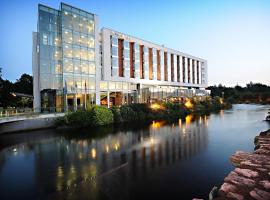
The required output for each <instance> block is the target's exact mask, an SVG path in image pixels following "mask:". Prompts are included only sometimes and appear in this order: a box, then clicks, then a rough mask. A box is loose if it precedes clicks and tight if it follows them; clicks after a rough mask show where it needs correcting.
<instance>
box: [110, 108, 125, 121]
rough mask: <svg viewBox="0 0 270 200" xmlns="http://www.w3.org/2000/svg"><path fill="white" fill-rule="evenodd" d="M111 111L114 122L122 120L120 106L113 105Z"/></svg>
mask: <svg viewBox="0 0 270 200" xmlns="http://www.w3.org/2000/svg"><path fill="white" fill-rule="evenodd" d="M111 110H112V113H113V121H114V123H121V122H122V121H123V119H122V116H121V113H120V108H118V107H116V106H113V107H112V109H111Z"/></svg>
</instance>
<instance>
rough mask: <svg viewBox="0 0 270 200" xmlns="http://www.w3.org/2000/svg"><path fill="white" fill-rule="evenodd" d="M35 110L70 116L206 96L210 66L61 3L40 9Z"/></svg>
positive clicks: (35, 55)
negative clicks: (92, 107) (91, 108)
mask: <svg viewBox="0 0 270 200" xmlns="http://www.w3.org/2000/svg"><path fill="white" fill-rule="evenodd" d="M33 76H34V109H35V111H36V112H40V111H58V112H60V111H64V110H67V109H75V110H76V109H77V108H78V107H86V106H87V105H88V104H97V105H100V104H101V105H104V106H108V107H109V106H112V105H122V104H129V103H151V102H156V101H177V100H182V99H183V98H186V97H191V96H194V95H198V96H205V95H208V94H209V91H207V90H205V88H206V87H207V61H206V60H204V59H201V58H198V57H194V56H191V55H188V54H185V53H182V52H179V51H177V50H173V49H169V48H167V47H164V46H163V45H157V44H154V43H151V42H148V41H145V40H142V39H139V38H136V37H133V36H129V35H126V34H123V33H119V32H117V31H114V30H110V29H107V28H103V29H101V31H99V28H98V17H97V16H96V15H95V14H92V13H89V12H86V11H83V10H81V9H78V8H75V7H72V6H70V5H67V4H64V3H61V5H60V9H59V10H56V9H53V8H50V7H47V6H44V5H39V6H38V27H37V32H34V33H33Z"/></svg>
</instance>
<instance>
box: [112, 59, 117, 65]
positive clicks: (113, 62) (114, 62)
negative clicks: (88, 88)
mask: <svg viewBox="0 0 270 200" xmlns="http://www.w3.org/2000/svg"><path fill="white" fill-rule="evenodd" d="M112 66H113V67H118V58H115V57H112Z"/></svg>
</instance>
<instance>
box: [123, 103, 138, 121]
mask: <svg viewBox="0 0 270 200" xmlns="http://www.w3.org/2000/svg"><path fill="white" fill-rule="evenodd" d="M120 113H121V116H122V119H123V121H124V122H129V121H134V120H137V115H136V113H135V112H134V111H133V110H132V108H131V107H130V106H127V105H124V106H122V107H121V108H120Z"/></svg>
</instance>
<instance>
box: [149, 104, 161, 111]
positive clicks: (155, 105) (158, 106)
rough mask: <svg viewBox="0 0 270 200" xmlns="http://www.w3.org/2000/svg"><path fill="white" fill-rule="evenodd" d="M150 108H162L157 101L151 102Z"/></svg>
mask: <svg viewBox="0 0 270 200" xmlns="http://www.w3.org/2000/svg"><path fill="white" fill-rule="evenodd" d="M150 108H151V109H152V110H160V109H161V108H162V106H161V105H159V104H157V103H153V104H151V106H150Z"/></svg>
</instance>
